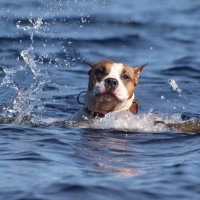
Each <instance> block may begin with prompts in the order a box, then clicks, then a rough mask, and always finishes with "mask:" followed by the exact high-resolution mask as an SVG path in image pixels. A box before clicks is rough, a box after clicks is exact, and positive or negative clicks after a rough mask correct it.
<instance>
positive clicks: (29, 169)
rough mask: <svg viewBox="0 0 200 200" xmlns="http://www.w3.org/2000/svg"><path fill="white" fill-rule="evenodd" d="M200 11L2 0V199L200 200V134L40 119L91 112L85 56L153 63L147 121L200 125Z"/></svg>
mask: <svg viewBox="0 0 200 200" xmlns="http://www.w3.org/2000/svg"><path fill="white" fill-rule="evenodd" d="M199 9H200V2H199V1H198V0H193V1H189V0H182V1H180V2H179V1H174V0H168V1H162V2H161V1H159V0H152V1H148V0H140V1H130V0H104V1H97V0H87V1H84V0H77V1H65V0H32V1H26V0H20V1H16V0H10V1H4V0H1V1H0V27H1V28H0V111H1V114H0V121H1V125H0V174H1V175H0V199H16V200H19V199H48V200H49V199H55V200H57V199H139V200H140V199H154V200H155V199H159V200H160V199H185V200H188V199H199V197H200V178H199V175H200V170H199V166H200V156H199V155H200V146H199V144H200V136H199V135H198V134H191V133H183V132H180V131H177V130H164V129H163V131H162V130H161V131H159V132H158V131H154V130H151V131H148V132H147V131H146V129H145V130H143V127H141V129H140V130H138V131H134V130H127V129H124V128H123V123H125V121H123V120H122V122H121V121H120V123H121V124H119V126H121V128H116V127H113V128H108V127H107V128H106V127H105V126H102V127H101V125H102V124H101V123H100V124H98V129H95V128H93V127H92V126H91V127H90V126H88V127H87V128H83V127H80V126H73V127H72V126H66V127H59V126H56V125H55V124H51V123H49V124H48V126H47V125H45V126H40V125H38V124H37V123H35V124H34V122H38V121H45V122H50V121H59V120H66V121H69V120H70V119H71V117H72V116H73V115H74V114H75V113H76V112H77V111H78V110H79V109H80V108H81V105H79V104H78V103H77V102H76V97H77V95H78V94H79V93H80V92H81V91H84V90H85V89H86V87H87V79H88V77H87V71H88V66H86V65H84V64H83V63H82V61H83V60H84V59H86V60H91V61H99V60H102V59H112V60H115V61H120V62H124V63H128V64H129V65H131V66H136V65H140V64H144V63H146V62H148V63H149V64H148V67H146V69H145V70H144V71H143V73H142V76H141V78H140V83H139V86H138V88H137V89H136V93H135V96H136V98H137V99H139V100H140V102H141V106H140V114H142V115H143V116H145V115H146V114H147V115H148V114H149V113H150V112H153V113H157V114H158V115H159V116H161V118H162V119H166V118H169V120H171V121H170V122H174V123H175V122H177V121H178V122H180V121H181V120H184V119H189V120H193V119H195V120H199V118H200V106H199V100H200V99H199V96H200V56H199V52H200V23H199V19H200V12H199ZM169 79H172V80H175V81H176V83H177V84H178V86H179V88H180V89H181V92H180V93H179V92H177V91H173V90H172V88H171V86H170V85H169V83H168V80H169ZM27 116H28V119H30V118H31V120H32V123H31V124H30V123H25V121H29V120H28V119H27V120H24V118H26V117H27ZM145 119H149V118H145V117H144V119H143V121H145ZM108 120H109V119H108ZM110 121H112V118H110ZM138 123H139V121H138ZM145 123H146V124H145V125H146V126H148V120H147V122H145ZM130 126H131V125H130Z"/></svg>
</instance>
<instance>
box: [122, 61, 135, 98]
mask: <svg viewBox="0 0 200 200" xmlns="http://www.w3.org/2000/svg"><path fill="white" fill-rule="evenodd" d="M123 66H124V69H123V70H122V74H121V79H122V81H123V83H124V85H125V87H126V88H127V91H128V99H130V98H131V97H132V96H133V93H134V81H135V76H134V72H133V68H131V67H130V66H129V65H126V64H124V65H123ZM124 75H127V76H128V77H129V80H126V79H124V78H123V76H124Z"/></svg>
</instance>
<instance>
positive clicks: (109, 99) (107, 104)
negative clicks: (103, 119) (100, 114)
mask: <svg viewBox="0 0 200 200" xmlns="http://www.w3.org/2000/svg"><path fill="white" fill-rule="evenodd" d="M95 96H96V98H97V107H98V108H99V109H100V110H102V111H106V112H111V111H113V110H114V109H115V107H116V106H117V105H118V104H119V102H120V100H119V99H118V98H117V97H116V96H115V95H114V94H113V93H111V92H106V93H101V94H96V95H95Z"/></svg>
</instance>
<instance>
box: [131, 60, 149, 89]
mask: <svg viewBox="0 0 200 200" xmlns="http://www.w3.org/2000/svg"><path fill="white" fill-rule="evenodd" d="M146 65H148V63H146V64H144V65H141V66H139V67H134V68H133V73H134V85H135V86H137V85H138V80H139V77H140V74H141V72H142V70H143V68H144V67H145V66H146Z"/></svg>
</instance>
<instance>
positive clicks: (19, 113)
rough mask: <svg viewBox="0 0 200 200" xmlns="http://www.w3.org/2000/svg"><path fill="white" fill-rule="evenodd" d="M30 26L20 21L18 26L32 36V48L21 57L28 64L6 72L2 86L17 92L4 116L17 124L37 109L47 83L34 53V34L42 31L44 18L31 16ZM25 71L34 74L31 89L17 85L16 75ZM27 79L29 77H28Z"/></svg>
mask: <svg viewBox="0 0 200 200" xmlns="http://www.w3.org/2000/svg"><path fill="white" fill-rule="evenodd" d="M29 22H30V24H29V25H26V26H24V25H21V22H20V21H18V22H17V24H16V26H17V29H22V30H24V31H25V32H27V33H28V34H29V36H30V46H29V47H28V48H27V49H25V50H23V51H21V53H20V55H21V57H22V58H23V60H24V62H25V63H26V65H25V66H20V67H19V68H18V69H15V70H13V71H12V70H10V69H9V70H10V71H9V70H6V69H5V73H6V76H5V78H4V80H3V83H2V84H9V85H10V87H13V88H14V89H15V91H16V96H15V98H14V101H13V102H12V105H9V107H7V108H6V110H5V112H4V116H6V117H7V118H8V117H11V118H14V122H15V123H21V122H22V120H23V118H24V117H26V116H29V115H30V114H31V112H32V110H33V108H34V107H35V105H36V103H37V102H38V101H39V99H40V98H39V97H40V94H41V92H42V88H43V86H44V83H45V79H46V78H45V75H46V74H45V73H42V72H41V71H40V69H39V67H38V65H37V60H36V56H35V52H34V47H33V44H34V37H33V36H34V33H37V32H39V31H40V27H41V25H42V24H43V21H42V18H38V19H35V20H33V19H32V15H31V14H30V18H29ZM22 71H25V72H26V73H32V76H30V77H32V79H33V80H27V81H28V82H30V86H29V88H25V87H19V86H18V85H15V82H14V75H15V77H16V74H17V73H18V72H22ZM26 78H27V79H28V78H29V77H26Z"/></svg>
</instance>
